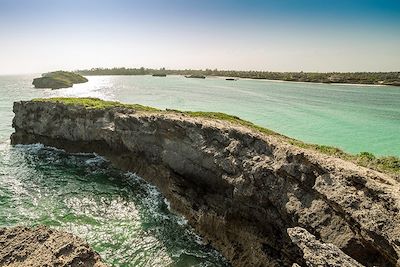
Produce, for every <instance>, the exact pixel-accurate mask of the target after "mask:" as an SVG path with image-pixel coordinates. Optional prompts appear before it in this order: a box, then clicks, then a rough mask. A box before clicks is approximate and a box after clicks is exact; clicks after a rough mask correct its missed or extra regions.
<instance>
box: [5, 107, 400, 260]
mask: <svg viewBox="0 0 400 267" xmlns="http://www.w3.org/2000/svg"><path fill="white" fill-rule="evenodd" d="M14 112H15V118H14V121H13V126H14V128H15V133H14V134H13V135H12V137H11V140H12V143H13V144H20V143H22V144H28V143H37V142H40V143H43V144H45V145H49V146H53V147H57V148H62V149H65V150H66V151H70V152H96V153H98V154H100V155H103V156H105V157H106V158H108V159H109V160H110V161H111V162H112V163H113V164H114V165H115V166H116V167H118V168H121V169H123V170H130V171H133V172H136V173H137V174H138V175H140V176H142V177H143V178H145V179H147V180H148V181H149V182H151V183H153V184H155V185H156V186H157V187H158V188H159V189H160V191H161V192H162V193H163V194H164V195H165V197H166V198H167V199H168V200H169V202H170V203H171V207H172V208H173V209H174V210H175V211H176V212H178V213H180V214H183V215H184V216H185V217H186V219H187V220H188V222H189V223H190V224H191V225H192V226H193V227H194V228H195V230H196V231H197V232H198V233H199V234H200V235H201V236H202V237H203V238H204V239H205V240H206V241H208V242H210V243H211V244H212V245H213V246H214V247H215V248H217V249H218V250H219V251H220V252H221V253H222V254H223V255H224V256H225V257H226V258H227V259H228V260H229V261H230V262H231V263H232V265H233V266H292V265H293V264H294V263H296V264H298V265H300V266H306V263H307V262H306V259H307V257H304V256H305V255H304V252H303V249H300V248H299V247H298V246H297V244H298V242H293V241H292V240H291V238H290V237H289V235H288V233H287V229H288V228H293V227H302V228H304V229H306V230H307V231H308V232H309V233H311V234H312V235H313V236H315V237H316V239H317V240H318V241H319V242H322V243H331V244H333V245H334V246H335V247H337V248H338V249H340V250H341V251H343V253H345V254H347V255H348V256H349V257H351V258H353V259H354V260H356V261H357V262H359V263H361V264H363V265H365V266H396V264H397V265H398V264H399V262H398V260H399V257H400V214H399V208H400V185H399V182H397V181H396V180H394V179H392V177H390V176H388V175H385V174H382V173H378V172H375V171H373V170H370V169H366V168H363V167H359V166H356V165H354V164H353V163H350V162H346V161H343V160H340V159H337V158H333V157H329V156H326V155H322V154H319V153H316V152H314V151H308V150H305V149H301V148H298V147H295V146H292V145H289V144H287V143H285V142H284V141H282V140H281V139H280V138H278V137H276V136H272V135H271V136H269V135H265V134H261V133H258V132H255V131H254V130H251V129H249V128H246V127H244V126H240V125H233V124H231V123H229V122H226V121H220V120H212V119H206V118H198V117H190V116H187V115H183V114H181V113H177V112H166V111H163V112H158V111H154V112H145V111H139V110H133V109H124V108H120V107H119V108H105V109H94V108H93V109H90V108H85V107H84V106H79V105H67V104H63V103H58V102H57V103H56V102H51V101H21V102H16V103H14ZM325 266H328V265H325Z"/></svg>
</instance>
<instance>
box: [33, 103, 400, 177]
mask: <svg viewBox="0 0 400 267" xmlns="http://www.w3.org/2000/svg"><path fill="white" fill-rule="evenodd" d="M32 101H40V102H60V103H63V104H66V105H79V106H84V107H86V108H88V109H107V108H128V109H134V110H138V111H150V112H157V113H161V112H171V113H179V114H182V115H186V116H190V117H199V118H207V119H216V120H222V121H227V122H230V123H232V124H236V125H241V126H244V127H247V128H249V129H252V130H254V131H256V132H260V133H263V134H266V135H273V136H275V137H278V138H280V139H281V140H283V141H286V142H288V143H290V144H292V145H294V146H297V147H301V148H306V149H311V150H314V151H318V152H320V153H323V154H326V155H330V156H334V157H337V158H341V159H344V160H348V161H352V162H354V163H356V164H358V165H360V166H364V167H368V168H371V169H375V170H378V171H381V172H384V173H388V174H390V175H393V176H395V177H400V158H398V157H393V156H385V157H375V156H374V155H373V154H371V153H369V152H362V153H360V154H357V155H352V154H348V153H346V152H344V151H342V150H340V149H339V148H336V147H331V146H325V145H316V144H307V143H304V142H301V141H299V140H296V139H292V138H290V137H287V136H284V135H281V134H279V133H276V132H274V131H272V130H269V129H266V128H263V127H261V126H258V125H255V124H253V123H251V122H249V121H246V120H242V119H240V118H239V117H237V116H232V115H228V114H225V113H221V112H201V111H179V110H173V109H167V110H159V109H156V108H152V107H148V106H142V105H139V104H123V103H120V102H115V101H105V100H101V99H98V98H63V97H60V98H38V99H33V100H32Z"/></svg>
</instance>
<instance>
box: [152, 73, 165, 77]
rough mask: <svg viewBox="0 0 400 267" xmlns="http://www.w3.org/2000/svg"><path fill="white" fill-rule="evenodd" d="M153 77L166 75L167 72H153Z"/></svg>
mask: <svg viewBox="0 0 400 267" xmlns="http://www.w3.org/2000/svg"><path fill="white" fill-rule="evenodd" d="M153 77H167V74H165V73H154V74H153Z"/></svg>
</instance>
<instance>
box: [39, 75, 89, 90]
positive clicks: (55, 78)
mask: <svg viewBox="0 0 400 267" xmlns="http://www.w3.org/2000/svg"><path fill="white" fill-rule="evenodd" d="M87 81H88V79H86V78H85V77H83V76H82V75H80V74H77V73H74V72H68V71H54V72H48V73H44V74H42V77H40V78H35V79H33V82H32V84H33V85H34V86H35V88H51V89H61V88H68V87H72V86H73V85H74V84H77V83H85V82H87Z"/></svg>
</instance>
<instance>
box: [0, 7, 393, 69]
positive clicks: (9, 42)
mask: <svg viewBox="0 0 400 267" xmlns="http://www.w3.org/2000/svg"><path fill="white" fill-rule="evenodd" d="M141 66H143V67H149V68H160V67H166V68H174V69H175V68H179V69H181V68H195V69H200V68H202V69H205V68H218V69H236V70H270V71H301V70H303V71H320V72H322V71H400V1H399V0H392V1H391V0H387V1H386V0H374V1H372V0H281V1H277V0H276V1H275V0H264V1H261V0H259V1H257V0H247V1H245V0H243V1H233V0H232V1H228V0H202V1H198V0H168V1H166V0H165V1H161V0H158V1H156V0H146V1H128V0H66V1H61V0H57V1H56V0H0V74H18V73H40V72H46V71H51V70H58V69H64V70H75V69H82V68H92V67H141Z"/></svg>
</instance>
